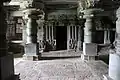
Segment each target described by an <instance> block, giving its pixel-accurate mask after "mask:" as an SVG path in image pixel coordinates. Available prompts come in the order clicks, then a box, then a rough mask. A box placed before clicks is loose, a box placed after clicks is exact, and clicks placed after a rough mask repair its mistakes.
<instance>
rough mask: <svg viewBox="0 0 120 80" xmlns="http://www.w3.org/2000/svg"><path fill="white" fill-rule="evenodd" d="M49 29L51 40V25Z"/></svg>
mask: <svg viewBox="0 0 120 80" xmlns="http://www.w3.org/2000/svg"><path fill="white" fill-rule="evenodd" d="M48 29H49V40H51V26H49V27H48Z"/></svg>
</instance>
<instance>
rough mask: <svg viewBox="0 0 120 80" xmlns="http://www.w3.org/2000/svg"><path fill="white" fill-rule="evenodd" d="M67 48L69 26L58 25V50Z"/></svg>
mask: <svg viewBox="0 0 120 80" xmlns="http://www.w3.org/2000/svg"><path fill="white" fill-rule="evenodd" d="M66 49H67V27H66V26H57V27H56V50H66Z"/></svg>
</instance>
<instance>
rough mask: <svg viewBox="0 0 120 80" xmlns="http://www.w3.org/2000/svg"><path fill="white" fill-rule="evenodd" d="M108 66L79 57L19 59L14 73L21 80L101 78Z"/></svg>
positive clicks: (84, 79)
mask: <svg viewBox="0 0 120 80" xmlns="http://www.w3.org/2000/svg"><path fill="white" fill-rule="evenodd" d="M107 70H108V67H107V65H106V64H105V63H104V62H102V61H91V62H86V61H82V60H81V59H80V58H69V59H56V60H42V61H20V62H19V63H17V64H16V65H15V73H20V79H21V80H103V75H104V74H107Z"/></svg>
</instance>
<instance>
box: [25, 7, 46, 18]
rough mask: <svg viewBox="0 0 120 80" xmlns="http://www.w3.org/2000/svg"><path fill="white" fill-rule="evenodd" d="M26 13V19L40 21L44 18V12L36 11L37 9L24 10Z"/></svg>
mask: <svg viewBox="0 0 120 80" xmlns="http://www.w3.org/2000/svg"><path fill="white" fill-rule="evenodd" d="M23 13H24V19H29V18H31V19H35V20H38V19H39V18H42V17H43V16H44V12H43V10H40V9H36V8H29V9H26V10H23Z"/></svg>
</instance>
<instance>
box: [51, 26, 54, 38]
mask: <svg viewBox="0 0 120 80" xmlns="http://www.w3.org/2000/svg"><path fill="white" fill-rule="evenodd" d="M51 27H52V40H54V33H53V31H54V28H53V25H52V26H51Z"/></svg>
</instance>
